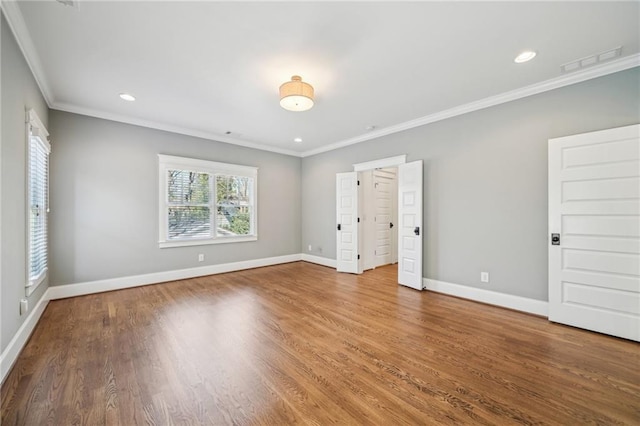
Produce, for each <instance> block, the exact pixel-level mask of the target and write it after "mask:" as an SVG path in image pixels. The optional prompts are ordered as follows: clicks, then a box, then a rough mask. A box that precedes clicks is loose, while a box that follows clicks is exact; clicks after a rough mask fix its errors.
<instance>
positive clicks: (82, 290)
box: [0, 254, 302, 383]
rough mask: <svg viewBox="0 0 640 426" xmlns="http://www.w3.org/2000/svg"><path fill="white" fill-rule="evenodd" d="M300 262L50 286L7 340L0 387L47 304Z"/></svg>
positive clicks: (279, 259) (274, 260)
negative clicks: (69, 298)
mask: <svg viewBox="0 0 640 426" xmlns="http://www.w3.org/2000/svg"><path fill="white" fill-rule="evenodd" d="M301 258H302V256H301V255H300V254H290V255H286V256H276V257H267V258H263V259H253V260H245V261H241V262H233V263H224V264H220V265H210V266H201V267H197V268H188V269H179V270H175V271H165V272H155V273H152V274H143V275H133V276H129V277H121V278H112V279H108V280H99V281H89V282H84V283H77V284H67V285H61V286H53V287H51V286H50V287H49V288H48V289H47V291H45V293H44V295H43V296H42V297H41V298H40V300H39V301H38V303H37V304H36V306H35V307H34V308H33V309H32V311H31V313H30V314H29V316H28V317H27V319H26V320H25V321H24V323H22V326H20V328H19V329H18V332H17V333H16V334H15V336H13V339H11V342H9V345H8V346H7V348H6V349H5V350H4V351H3V352H2V354H1V355H0V383H2V382H4V379H5V378H6V376H7V374H9V371H11V367H12V366H13V364H14V363H15V362H16V360H17V359H18V355H20V352H21V351H22V349H23V348H24V345H25V344H26V343H27V341H28V340H29V336H31V333H32V332H33V330H34V329H35V327H36V325H37V324H38V321H39V320H40V317H41V316H42V313H43V312H44V309H45V308H46V307H47V305H48V304H49V301H50V300H56V299H64V298H67V297H75V296H84V295H87V294H95V293H102V292H104V291H111V290H120V289H124V288H131V287H139V286H143V285H147V284H157V283H162V282H166V281H175V280H182V279H186V278H195V277H201V276H205V275H215V274H223V273H225V272H233V271H241V270H244V269H253V268H260V267H262V266H271V265H278V264H281V263H289V262H297V261H299V260H301Z"/></svg>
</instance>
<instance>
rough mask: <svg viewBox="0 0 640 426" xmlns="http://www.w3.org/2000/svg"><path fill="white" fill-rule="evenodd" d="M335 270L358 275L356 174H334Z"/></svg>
mask: <svg viewBox="0 0 640 426" xmlns="http://www.w3.org/2000/svg"><path fill="white" fill-rule="evenodd" d="M336 210H337V217H336V229H337V230H336V232H337V234H336V243H337V247H336V264H337V267H336V269H337V270H338V271H339V272H350V273H354V274H357V273H360V271H359V265H358V264H359V262H358V173H356V172H349V173H338V174H336Z"/></svg>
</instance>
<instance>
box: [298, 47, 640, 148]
mask: <svg viewBox="0 0 640 426" xmlns="http://www.w3.org/2000/svg"><path fill="white" fill-rule="evenodd" d="M638 66H640V54H638V53H636V54H634V55H629V56H625V57H623V58H619V59H616V60H613V61H610V62H606V63H604V64H601V65H596V66H593V67H590V68H586V69H584V70H581V71H577V72H574V73H571V74H566V75H561V76H559V77H555V78H552V79H549V80H545V81H542V82H540V83H535V84H531V85H529V86H525V87H521V88H519V89H515V90H511V91H509V92H504V93H501V94H498V95H495V96H489V97H488V98H484V99H480V100H478V101H474V102H469V103H467V104H463V105H459V106H456V107H453V108H450V109H446V110H444V111H439V112H436V113H434V114H430V115H426V116H424V117H420V118H416V119H415V120H411V121H405V122H404V123H400V124H396V125H393V126H389V127H384V128H382V129H379V130H375V131H373V132H369V133H367V134H364V135H360V136H356V137H353V138H349V139H345V140H343V141H340V142H336V143H333V144H330V145H325V146H323V147H320V148H316V149H312V150H309V151H305V152H303V153H302V155H301V157H310V156H312V155H317V154H321V153H323V152H328V151H333V150H334V149H339V148H344V147H346V146H349V145H355V144H358V143H361V142H366V141H368V140H371V139H376V138H379V137H382V136H387V135H391V134H393V133H398V132H402V131H405V130H409V129H413V128H415V127H420V126H424V125H425V124H430V123H435V122H436V121H441V120H446V119H447V118H452V117H456V116H458V115H462V114H467V113H469V112H473V111H478V110H481V109H484V108H489V107H492V106H496V105H500V104H504V103H506V102H511V101H515V100H518V99H522V98H526V97H528V96H533V95H537V94H539V93H544V92H548V91H550V90H554V89H559V88H561V87H565V86H570V85H572V84H576V83H581V82H583V81H587V80H591V79H594V78H598V77H603V76H605V75H609V74H613V73H615V72H619V71H624V70H627V69H631V68H635V67H638Z"/></svg>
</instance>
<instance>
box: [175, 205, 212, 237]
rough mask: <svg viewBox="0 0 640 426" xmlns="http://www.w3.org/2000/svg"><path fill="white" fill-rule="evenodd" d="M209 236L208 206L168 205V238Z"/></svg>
mask: <svg viewBox="0 0 640 426" xmlns="http://www.w3.org/2000/svg"><path fill="white" fill-rule="evenodd" d="M206 237H211V212H210V209H209V207H188V206H176V207H169V239H189V238H206Z"/></svg>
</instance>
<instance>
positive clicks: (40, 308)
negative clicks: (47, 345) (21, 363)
mask: <svg viewBox="0 0 640 426" xmlns="http://www.w3.org/2000/svg"><path fill="white" fill-rule="evenodd" d="M47 292H48V290H47V291H45V292H44V294H43V295H42V297H41V298H40V300H39V301H38V303H36V305H35V306H34V307H33V309H32V310H31V313H30V314H29V316H28V317H27V319H26V320H25V321H24V322H23V323H22V325H21V326H20V328H19V329H18V332H17V333H16V334H15V335H14V336H13V339H11V341H10V342H9V344H8V345H7V347H6V348H5V350H4V351H3V352H2V354H1V355H0V383H3V382H4V379H5V378H6V377H7V374H9V371H11V367H13V364H14V363H15V362H16V360H17V359H18V355H20V352H21V351H22V348H24V345H26V344H27V341H28V340H29V337H30V336H31V333H33V330H34V329H35V328H36V324H38V321H40V317H41V316H42V313H43V312H44V309H45V308H46V307H47V305H48V304H49V300H50V299H49V297H48V295H47Z"/></svg>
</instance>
